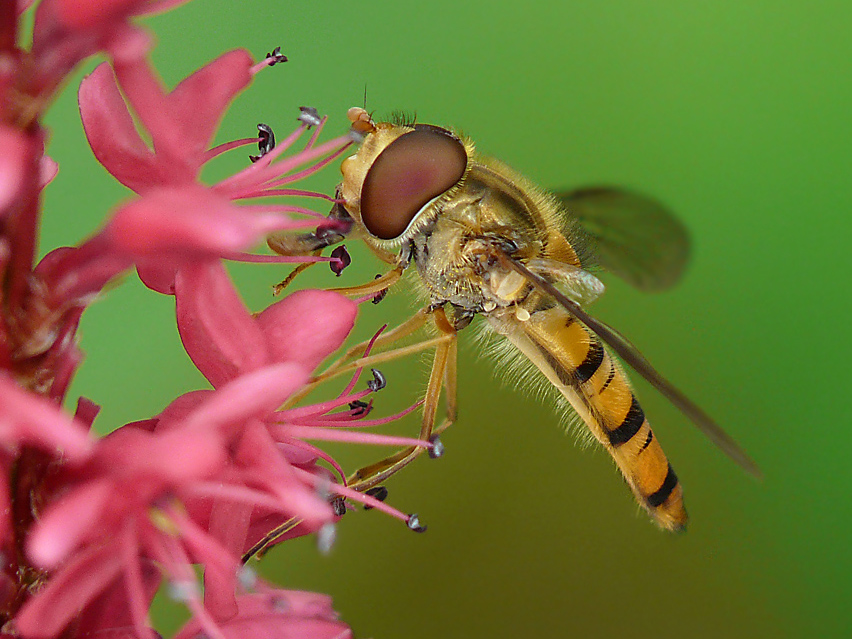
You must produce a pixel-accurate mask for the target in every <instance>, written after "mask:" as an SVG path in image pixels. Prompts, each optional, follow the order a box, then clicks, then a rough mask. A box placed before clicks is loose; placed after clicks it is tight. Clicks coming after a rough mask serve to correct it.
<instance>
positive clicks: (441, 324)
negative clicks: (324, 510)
mask: <svg viewBox="0 0 852 639" xmlns="http://www.w3.org/2000/svg"><path fill="white" fill-rule="evenodd" d="M433 316H434V319H435V325H436V326H437V328H438V330H439V331H440V332H441V333H442V335H441V337H439V338H437V340H429V342H433V343H434V342H437V343H436V344H435V346H436V347H435V357H434V359H433V361H432V372H431V374H430V375H429V386H428V388H427V389H426V397H425V399H424V402H423V420H422V422H421V425H420V439H423V440H428V439H431V438H432V437H433V436H435V435H437V434H438V433H439V432H442V431H444V430H445V429H446V428H448V427H449V426H450V425H451V424H452V423H453V421H454V419H455V416H456V388H455V383H456V353H457V346H456V345H457V339H456V331H455V329H454V328H453V327H452V325H451V324H450V323H449V321H448V320H447V317H446V315H445V314H444V310H443V309H441V308H439V309H437V310H435V311H434V312H433ZM438 340H439V341H438ZM425 343H426V342H421V345H422V344H425ZM400 350H401V349H400ZM445 387H446V388H447V392H446V397H447V417H446V419H445V420H444V422H443V423H442V424H441V425H440V426H439V427H438V428H435V416H436V414H437V412H438V403H439V401H440V398H441V390H442V389H443V388H445ZM424 450H425V449H424V448H421V447H414V446H410V447H407V448H403V449H402V450H400V451H398V452H396V453H394V454H393V455H390V456H389V457H386V458H385V459H382V460H380V461H378V462H376V463H374V464H370V465H369V466H365V467H364V468H361V469H360V470H358V471H356V472H355V473H353V474H352V475H351V476H350V477H349V478H348V480H347V483H348V484H349V486H350V487H352V488H354V489H355V490H360V491H363V490H367V489H369V488H371V487H373V486H375V485H377V484H379V483H381V482H383V481H385V480H386V479H387V478H388V477H390V476H391V475H394V474H395V473H397V472H399V471H400V470H401V469H402V468H404V467H405V466H407V465H408V464H410V463H411V462H412V461H414V460H415V459H416V458H417V457H418V456H419V455H421V454H422V453H423V451H424Z"/></svg>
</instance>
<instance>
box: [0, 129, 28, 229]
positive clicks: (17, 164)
mask: <svg viewBox="0 0 852 639" xmlns="http://www.w3.org/2000/svg"><path fill="white" fill-rule="evenodd" d="M28 146H29V145H28V144H27V141H26V139H25V138H24V136H23V135H21V134H20V133H19V132H18V131H15V130H14V129H12V128H10V127H7V126H0V216H2V214H3V212H5V211H6V209H7V208H8V207H9V205H10V204H12V202H14V201H15V199H16V197H17V195H18V192H19V191H20V189H21V182H22V180H23V179H24V170H25V168H26V167H27V165H28V164H29V160H28V159H27V155H28Z"/></svg>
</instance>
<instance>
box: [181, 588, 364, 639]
mask: <svg viewBox="0 0 852 639" xmlns="http://www.w3.org/2000/svg"><path fill="white" fill-rule="evenodd" d="M237 606H238V609H239V612H238V614H237V616H236V617H234V618H232V619H230V620H228V621H226V622H223V623H221V624H220V628H221V630H222V633H223V634H224V635H225V637H227V638H228V639H232V638H233V639H237V638H238V637H239V638H241V637H265V638H267V639H299V638H302V637H310V638H311V639H351V637H352V630H351V629H350V628H349V626H347V625H346V624H344V623H343V622H341V621H338V620H337V614H336V613H335V612H334V610H332V608H331V604H330V599H329V598H328V597H326V596H324V595H317V594H314V593H307V592H298V591H287V590H272V591H269V592H264V593H254V594H249V595H243V596H241V597H239V598H238V599H237ZM200 632H202V626H201V624H200V623H199V621H198V620H196V619H192V620H190V621H189V623H187V625H186V626H184V627H183V628H182V629H181V631H180V632H179V633H178V634H177V636H176V637H175V639H191V638H192V637H195V636H197V635H198V634H199V633H200Z"/></svg>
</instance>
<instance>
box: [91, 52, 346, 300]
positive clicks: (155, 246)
mask: <svg viewBox="0 0 852 639" xmlns="http://www.w3.org/2000/svg"><path fill="white" fill-rule="evenodd" d="M274 60H275V58H270V59H268V60H267V61H264V62H263V63H261V64H259V65H254V64H253V62H252V60H251V58H250V56H249V55H248V54H247V53H246V52H244V51H232V52H230V53H227V54H225V55H223V56H221V57H220V58H218V59H216V60H214V61H213V62H211V63H210V64H208V65H207V66H205V67H203V68H202V69H200V70H199V71H197V72H196V73H194V74H193V75H191V76H189V77H188V78H186V79H185V80H184V81H183V82H181V83H180V84H178V86H177V87H175V89H174V90H173V91H171V92H170V93H165V92H164V91H163V90H162V88H161V87H160V84H159V80H158V79H157V78H156V76H155V75H154V73H153V71H152V70H151V69H150V67H148V65H147V64H144V63H137V62H136V61H134V62H133V63H132V64H123V63H122V62H121V61H116V63H115V67H114V69H115V74H113V72H112V70H111V69H110V68H109V67H108V66H107V65H101V66H99V67H98V68H97V69H95V71H94V72H93V73H92V74H91V75H90V76H89V77H87V78H86V79H85V80H84V81H83V83H82V84H81V86H80V94H79V100H80V113H81V115H82V118H83V125H84V127H85V130H86V135H87V137H88V139H89V143H90V145H91V146H92V150H93V151H94V153H95V156H96V157H97V158H98V160H99V161H100V162H101V163H102V164H103V165H104V167H105V168H106V169H107V170H108V171H109V172H110V173H111V174H112V175H113V176H114V177H115V178H116V179H117V180H118V181H120V182H121V183H122V184H125V185H126V186H127V187H128V188H130V189H132V190H133V191H135V192H136V193H138V194H139V195H140V196H141V197H140V198H139V199H136V200H133V201H131V202H130V203H128V204H127V205H125V206H123V207H122V208H121V209H119V211H118V212H117V213H116V215H115V217H114V219H113V220H112V221H111V223H110V224H109V226H108V227H107V229H106V231H105V232H106V235H107V237H108V238H109V241H110V243H111V244H112V245H113V246H114V247H115V250H116V251H117V252H119V253H121V254H128V255H131V256H133V257H134V259H135V260H136V261H137V262H138V263H139V264H138V268H139V272H140V276H141V277H142V279H143V280H144V281H145V282H146V284H148V285H149V286H150V287H151V288H154V289H155V290H159V291H161V292H166V293H171V287H172V285H173V281H174V271H175V269H176V268H179V267H180V265H181V264H182V263H185V262H188V261H193V260H197V259H203V258H204V257H208V258H220V257H229V258H240V257H241V252H242V251H245V250H246V249H248V248H250V247H251V246H253V245H255V244H257V243H258V242H259V241H261V240H262V239H263V238H265V237H266V235H268V234H269V233H271V232H273V231H280V230H292V229H300V228H308V227H312V226H316V221H315V220H313V221H312V220H311V219H310V218H316V217H318V216H319V214H318V213H315V212H313V211H310V210H308V209H305V208H303V207H298V206H292V205H282V204H269V203H266V204H257V205H244V204H239V202H241V201H243V200H246V199H250V198H260V197H268V196H270V195H288V194H289V195H294V194H297V195H302V196H308V197H324V198H325V199H330V198H327V197H326V196H320V195H319V194H316V193H311V192H306V191H293V190H290V189H281V188H279V187H280V186H282V185H285V184H288V183H290V182H292V181H294V180H298V179H301V178H303V177H305V176H307V175H310V174H311V173H313V172H315V171H317V170H319V169H320V168H322V167H323V166H325V165H326V164H328V162H330V161H331V160H333V159H334V158H335V157H338V156H339V155H340V153H342V151H343V150H344V149H345V148H346V147H347V146H348V145H349V144H350V143H351V140H350V138H349V137H348V136H342V137H339V138H336V139H334V140H331V141H330V142H327V143H325V144H322V145H319V146H317V145H316V144H315V142H316V137H317V136H316V135H314V136H313V137H312V138H311V140H310V141H309V143H308V146H307V147H306V148H305V150H304V151H302V152H300V153H298V154H296V155H294V156H292V157H290V158H288V159H285V160H282V161H279V162H275V163H273V160H274V159H276V158H279V157H280V156H281V154H282V153H283V152H284V151H285V150H287V149H288V148H289V147H290V146H291V145H292V144H293V143H294V142H295V140H296V139H297V138H298V137H299V136H300V135H301V134H302V133H304V131H305V130H306V129H307V128H308V126H309V125H310V124H317V123H319V124H320V125H321V124H322V123H321V122H320V121H319V120H316V121H314V120H312V119H310V118H303V120H304V122H303V124H302V125H301V126H300V127H299V128H298V129H297V130H296V131H295V132H294V133H293V134H292V135H291V136H290V137H289V138H288V139H287V140H285V141H284V142H283V143H282V144H279V145H278V147H276V148H274V149H272V148H270V149H268V152H267V153H265V154H264V155H263V156H262V157H260V158H259V159H258V161H257V162H255V163H254V164H252V165H250V166H248V167H247V168H246V169H244V170H243V171H241V172H240V173H238V174H236V175H234V176H231V177H230V178H227V179H226V180H223V181H221V182H219V183H217V184H214V185H212V186H207V185H204V184H202V183H201V182H200V181H199V173H200V171H201V168H202V167H203V166H204V164H206V163H207V162H208V161H210V160H211V159H213V158H214V157H216V156H217V155H219V154H220V153H223V152H224V151H227V150H230V149H233V148H237V147H239V146H244V145H246V144H251V143H254V142H256V141H257V138H250V139H245V140H237V141H235V142H231V143H227V144H224V145H221V146H220V147H218V148H215V149H211V148H210V144H211V141H212V138H213V134H214V133H215V131H216V128H217V126H218V123H219V121H220V119H221V117H222V114H223V113H224V111H225V109H226V108H227V106H228V104H229V103H230V102H231V101H232V100H233V99H234V97H236V95H237V94H238V93H239V92H240V91H242V90H243V89H244V88H245V87H246V86H247V85H248V84H249V82H250V81H251V78H252V77H253V74H254V73H256V72H257V71H259V70H260V69H262V68H264V67H265V66H267V65H268V64H271V63H272V62H273V61H274ZM116 79H118V81H119V83H120V84H121V88H122V90H123V91H124V93H125V94H126V95H127V96H128V100H129V102H130V104H131V105H132V107H133V110H134V111H135V112H136V114H137V115H138V117H139V120H140V121H141V122H142V124H143V125H144V126H145V128H146V129H147V130H148V133H149V134H150V137H151V140H152V147H151V148H149V146H148V145H147V144H146V143H145V142H144V141H143V140H142V138H141V137H140V135H139V133H138V132H137V130H136V127H135V125H134V122H133V118H132V117H131V115H130V113H129V111H128V109H127V106H126V105H125V102H124V98H123V97H122V95H121V92H120V91H119V88H118V85H117V84H116ZM319 128H321V126H320V127H319ZM317 160H318V161H317ZM311 162H314V164H313V165H311V166H309V167H308V168H307V169H304V170H302V171H298V172H296V173H293V171H294V170H295V169H297V168H298V167H300V166H302V165H305V164H308V163H311ZM288 174H289V175H288ZM293 214H300V215H307V216H308V217H309V219H308V220H301V221H298V220H294V219H293V218H292V215H293ZM276 259H277V258H276Z"/></svg>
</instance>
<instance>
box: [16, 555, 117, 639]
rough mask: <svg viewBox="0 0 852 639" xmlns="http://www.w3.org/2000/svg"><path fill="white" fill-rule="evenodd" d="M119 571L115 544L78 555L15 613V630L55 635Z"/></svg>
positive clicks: (37, 638)
mask: <svg viewBox="0 0 852 639" xmlns="http://www.w3.org/2000/svg"><path fill="white" fill-rule="evenodd" d="M120 572H121V559H120V554H119V553H118V551H117V550H116V548H115V547H114V544H110V543H107V544H105V545H103V546H95V547H94V548H90V549H88V550H87V551H85V552H84V553H81V554H80V555H77V556H76V557H75V558H74V560H73V561H72V562H71V563H70V564H68V565H66V566H64V567H63V568H62V569H61V570H60V571H59V572H58V573H56V574H54V575H52V576H51V578H50V580H49V581H48V582H47V585H45V587H44V588H42V589H41V590H39V591H38V592H37V593H36V594H35V595H34V596H33V597H32V598H30V599H29V600H28V601H27V602H26V603H25V604H24V606H23V608H21V610H20V612H18V614H17V615H16V616H15V627H16V630H17V631H18V632H19V633H20V635H22V636H25V637H33V638H34V639H42V638H44V639H47V638H49V637H54V636H56V635H57V634H59V631H61V630H62V629H63V628H65V626H67V625H68V623H70V621H71V620H72V619H73V618H74V617H75V616H76V615H78V614H79V612H80V610H81V609H82V608H83V607H85V606H86V604H88V603H89V602H90V601H91V600H92V599H94V598H95V596H97V595H98V594H99V593H101V592H103V591H104V589H105V588H106V587H107V586H108V585H109V584H110V583H113V582H114V581H115V580H116V578H117V577H118V575H119V574H120Z"/></svg>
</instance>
